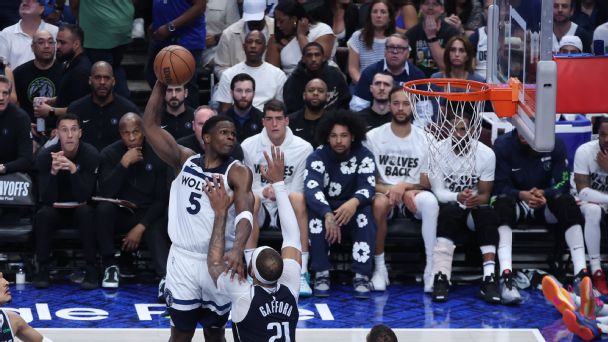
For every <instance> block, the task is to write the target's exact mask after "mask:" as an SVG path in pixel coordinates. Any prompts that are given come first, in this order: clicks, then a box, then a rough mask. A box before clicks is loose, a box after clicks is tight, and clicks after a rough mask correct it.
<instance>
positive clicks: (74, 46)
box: [34, 24, 91, 118]
mask: <svg viewBox="0 0 608 342" xmlns="http://www.w3.org/2000/svg"><path fill="white" fill-rule="evenodd" d="M83 43H84V32H83V31H82V29H81V28H80V27H79V26H76V25H72V24H65V25H63V26H61V27H60V28H59V32H58V33H57V61H58V62H60V63H63V64H62V68H63V72H62V74H61V80H60V81H59V89H57V96H56V97H51V98H45V102H44V104H42V105H40V106H34V115H36V116H37V117H43V118H46V117H48V116H49V115H51V116H61V115H63V114H65V113H66V112H67V107H68V106H69V105H70V103H72V101H74V100H76V99H79V98H81V97H83V96H85V95H87V94H88V93H89V92H90V88H89V72H90V70H91V62H90V61H89V57H87V54H86V53H84V47H83V45H82V44H83Z"/></svg>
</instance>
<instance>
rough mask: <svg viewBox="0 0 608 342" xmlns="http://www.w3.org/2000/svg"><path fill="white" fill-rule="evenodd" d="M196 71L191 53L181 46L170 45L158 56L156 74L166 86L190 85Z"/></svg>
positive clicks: (155, 62) (155, 60)
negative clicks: (189, 82)
mask: <svg viewBox="0 0 608 342" xmlns="http://www.w3.org/2000/svg"><path fill="white" fill-rule="evenodd" d="M195 70H196V63H195V62H194V57H192V54H191V53H190V51H188V50H186V49H185V48H183V47H181V46H179V45H169V46H167V47H165V48H163V49H162V50H160V51H159V52H158V54H156V58H154V74H156V78H158V80H159V81H160V82H161V83H163V84H166V85H171V86H176V85H182V84H185V83H188V81H190V79H191V78H192V76H194V72H195Z"/></svg>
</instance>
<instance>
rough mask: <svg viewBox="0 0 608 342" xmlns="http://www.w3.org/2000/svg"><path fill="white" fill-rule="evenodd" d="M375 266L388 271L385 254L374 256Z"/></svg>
mask: <svg viewBox="0 0 608 342" xmlns="http://www.w3.org/2000/svg"><path fill="white" fill-rule="evenodd" d="M374 265H376V269H377V270H380V269H383V268H384V269H386V265H385V264H384V253H382V254H376V255H374Z"/></svg>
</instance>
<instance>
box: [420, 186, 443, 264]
mask: <svg viewBox="0 0 608 342" xmlns="http://www.w3.org/2000/svg"><path fill="white" fill-rule="evenodd" d="M414 202H415V203H416V210H417V212H416V217H418V218H420V219H421V220H422V227H421V230H422V240H423V241H424V252H425V253H426V262H427V264H429V265H430V264H432V262H433V248H434V247H435V241H436V240H437V217H438V216H439V204H438V203H437V198H436V197H435V195H433V194H432V193H430V192H428V191H423V192H420V193H418V194H417V195H416V197H414Z"/></svg>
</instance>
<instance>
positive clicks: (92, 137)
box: [68, 61, 140, 151]
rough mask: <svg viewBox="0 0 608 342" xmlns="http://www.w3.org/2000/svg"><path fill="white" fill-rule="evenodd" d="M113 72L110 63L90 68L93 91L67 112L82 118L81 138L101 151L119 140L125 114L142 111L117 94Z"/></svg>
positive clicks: (77, 101)
mask: <svg viewBox="0 0 608 342" xmlns="http://www.w3.org/2000/svg"><path fill="white" fill-rule="evenodd" d="M114 83H115V80H114V72H113V70H112V66H111V65H110V64H108V63H107V62H104V61H100V62H97V63H95V64H93V66H92V67H91V74H90V76H89V86H90V87H91V94H90V95H87V96H85V97H83V98H81V99H78V100H76V101H74V102H73V103H72V104H70V106H69V107H68V112H70V113H75V114H76V115H78V116H79V117H80V119H82V140H83V141H85V142H88V143H89V144H91V145H93V146H95V147H96V148H97V149H98V150H99V151H101V150H102V149H103V148H104V147H106V146H108V145H110V144H112V143H113V142H115V141H116V140H118V139H120V135H119V133H118V121H119V120H120V118H121V117H122V116H123V115H124V114H125V113H129V112H132V113H140V111H139V108H137V106H136V105H135V104H134V103H133V102H131V101H130V100H128V99H126V98H124V97H122V96H120V95H118V94H115V93H114Z"/></svg>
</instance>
